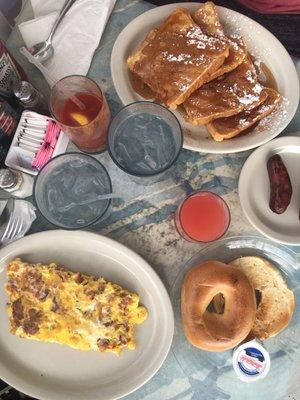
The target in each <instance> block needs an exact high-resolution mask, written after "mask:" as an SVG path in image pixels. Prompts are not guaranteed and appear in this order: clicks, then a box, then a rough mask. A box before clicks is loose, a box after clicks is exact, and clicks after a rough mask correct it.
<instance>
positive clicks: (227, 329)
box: [181, 261, 256, 352]
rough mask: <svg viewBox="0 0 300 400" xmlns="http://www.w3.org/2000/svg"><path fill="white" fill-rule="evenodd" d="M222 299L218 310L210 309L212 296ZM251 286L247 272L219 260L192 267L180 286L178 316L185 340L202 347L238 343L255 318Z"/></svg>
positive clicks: (218, 348)
mask: <svg viewBox="0 0 300 400" xmlns="http://www.w3.org/2000/svg"><path fill="white" fill-rule="evenodd" d="M220 293H221V294H222V295H223V297H224V299H225V305H224V310H222V312H221V313H217V312H213V311H210V310H209V306H210V304H211V303H212V302H213V299H214V297H215V296H217V295H219V294H220ZM255 314H256V301H255V293H254V289H253V287H252V286H251V284H250V282H249V280H248V278H247V277H246V275H245V274H244V273H243V272H242V271H241V270H239V269H238V268H235V267H233V266H230V265H226V264H224V263H222V262H219V261H207V262H204V263H202V264H200V265H197V266H196V267H194V268H191V269H190V270H189V271H188V272H187V273H186V275H185V277H184V281H183V285H182V289H181V316H182V323H183V328H184V332H185V335H186V337H187V339H188V341H189V342H190V343H191V344H192V345H193V346H196V347H198V348H200V349H202V350H207V351H215V352H217V351H225V350H229V349H232V348H233V347H235V346H236V345H238V344H239V343H241V342H242V341H243V340H244V339H245V338H246V337H247V336H248V334H249V332H250V330H251V328H252V326H253V323H254V319H255Z"/></svg>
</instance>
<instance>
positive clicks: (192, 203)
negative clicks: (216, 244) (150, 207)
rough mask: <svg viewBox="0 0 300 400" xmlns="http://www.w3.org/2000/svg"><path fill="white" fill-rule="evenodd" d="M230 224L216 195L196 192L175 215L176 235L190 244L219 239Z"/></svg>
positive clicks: (185, 200) (223, 204)
mask: <svg viewBox="0 0 300 400" xmlns="http://www.w3.org/2000/svg"><path fill="white" fill-rule="evenodd" d="M229 224H230V211H229V208H228V205H227V204H226V202H225V201H224V200H223V199H222V198H221V197H220V196H218V195H217V194H215V193H212V192H207V191H201V190H200V191H197V192H194V193H192V194H191V195H189V196H188V197H187V198H186V199H184V200H183V202H182V203H181V204H180V205H179V207H178V209H177V211H176V213H175V226H176V228H177V231H178V233H179V234H180V235H181V236H182V237H183V238H184V239H186V240H188V241H191V242H201V243H208V242H212V241H214V240H217V239H220V238H221V237H222V236H223V235H224V234H225V233H226V232H227V229H228V227H229Z"/></svg>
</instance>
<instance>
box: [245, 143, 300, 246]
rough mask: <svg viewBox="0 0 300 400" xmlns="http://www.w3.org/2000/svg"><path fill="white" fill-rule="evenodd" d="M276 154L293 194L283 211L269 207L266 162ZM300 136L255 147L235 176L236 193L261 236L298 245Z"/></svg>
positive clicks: (299, 238) (299, 228)
mask: <svg viewBox="0 0 300 400" xmlns="http://www.w3.org/2000/svg"><path fill="white" fill-rule="evenodd" d="M277 153H279V154H280V156H281V157H282V160H283V162H284V164H285V166H286V168H287V170H288V173H289V176H290V179H291V183H292V187H293V195H292V199H291V203H290V205H289V206H288V208H287V210H286V211H285V212H284V213H283V214H280V215H278V214H276V213H274V212H273V211H271V210H270V207H269V197H270V184H269V176H268V170H267V161H268V159H269V158H270V157H271V156H272V155H273V154H277ZM299 165H300V137H296V136H286V137H281V138H279V139H275V140H272V141H271V142H269V143H267V144H266V145H264V146H262V147H260V148H259V149H257V150H255V151H254V152H253V153H252V154H251V155H250V157H249V158H248V159H247V161H246V162H245V164H244V166H243V169H242V171H241V174H240V178H239V196H240V202H241V206H242V209H243V211H244V213H245V215H246V217H247V218H248V220H249V222H250V223H251V224H252V225H253V226H254V227H255V228H256V229H257V230H258V231H260V232H261V233H262V234H264V235H265V236H267V237H269V238H271V239H273V240H276V241H277V242H280V243H284V244H290V245H300V220H299V210H300V179H299Z"/></svg>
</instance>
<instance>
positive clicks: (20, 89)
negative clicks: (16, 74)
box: [13, 81, 49, 114]
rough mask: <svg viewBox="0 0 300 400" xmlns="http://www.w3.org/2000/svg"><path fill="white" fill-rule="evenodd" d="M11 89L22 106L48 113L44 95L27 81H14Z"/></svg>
mask: <svg viewBox="0 0 300 400" xmlns="http://www.w3.org/2000/svg"><path fill="white" fill-rule="evenodd" d="M13 91H14V95H15V96H16V98H17V99H18V100H19V103H20V104H21V105H22V106H23V107H24V108H26V109H28V110H33V111H36V112H38V113H41V114H49V110H48V107H47V103H46V100H45V98H44V96H43V95H42V93H40V92H39V91H38V90H37V89H36V88H35V87H34V86H33V85H32V84H31V83H29V82H27V81H15V82H14V85H13Z"/></svg>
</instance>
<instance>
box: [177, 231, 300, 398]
mask: <svg viewBox="0 0 300 400" xmlns="http://www.w3.org/2000/svg"><path fill="white" fill-rule="evenodd" d="M299 284H300V270H299V265H298V264H297V257H296V254H295V253H294V252H293V251H291V250H290V249H288V248H287V247H284V246H282V245H278V244H274V243H273V242H272V241H270V240H268V239H264V238H261V237H255V236H240V237H231V238H225V239H222V240H220V241H218V242H216V243H213V244H210V245H208V246H206V247H205V248H203V249H202V250H201V251H200V252H199V253H198V254H196V255H195V256H194V257H193V258H192V259H191V260H189V261H188V262H187V264H186V265H185V266H184V267H183V268H182V269H181V270H180V273H179V275H178V276H177V278H176V280H175V283H174V285H173V288H172V292H171V297H172V301H173V307H174V313H175V335H174V339H173V349H174V354H175V356H176V359H177V361H178V363H179V364H180V366H181V367H182V369H183V370H184V371H185V373H186V374H187V375H189V376H191V375H192V374H197V379H199V380H201V381H202V380H206V379H207V380H209V375H210V374H211V379H212V382H217V387H216V388H215V389H216V390H219V391H221V392H222V394H223V395H224V397H222V398H226V394H227V391H228V394H229V393H230V392H232V390H233V388H234V390H235V393H238V397H236V398H247V399H249V400H252V399H253V400H254V399H256V398H257V389H258V388H259V390H260V394H261V396H262V398H264V399H266V400H277V399H280V398H282V395H283V394H286V395H287V393H281V383H282V379H281V380H280V379H278V376H280V375H282V374H284V373H285V371H288V370H289V368H292V366H293V365H294V363H295V362H296V361H297V354H298V347H299V345H300V338H299V336H298V337H297V335H296V332H297V331H298V329H299V309H298V305H297V304H298V301H299V297H300V292H299ZM244 343H259V345H260V346H263V348H264V349H265V351H266V352H267V353H268V354H269V357H270V365H271V367H270V370H269V372H268V374H267V375H266V376H264V377H263V380H261V381H257V382H255V385H256V386H255V388H256V390H254V391H253V393H252V391H249V386H248V385H245V383H244V382H242V381H241V380H240V379H238V376H237V375H236V373H235V371H234V369H233V368H232V364H233V362H234V359H233V358H232V357H233V354H234V352H235V350H236V349H238V348H239V347H240V346H243V344H244ZM253 365H254V366H255V362H254V361H253V364H252V366H253ZM193 376H194V375H193ZM288 379H289V378H288V376H287V377H286V382H287V381H288ZM286 382H285V383H286ZM206 387H209V393H211V390H212V389H211V386H210V385H209V382H207V384H206V385H203V388H204V390H205V388H206ZM204 395H205V393H204ZM207 395H208V393H207ZM217 397H218V396H217V395H216V398H217Z"/></svg>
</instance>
